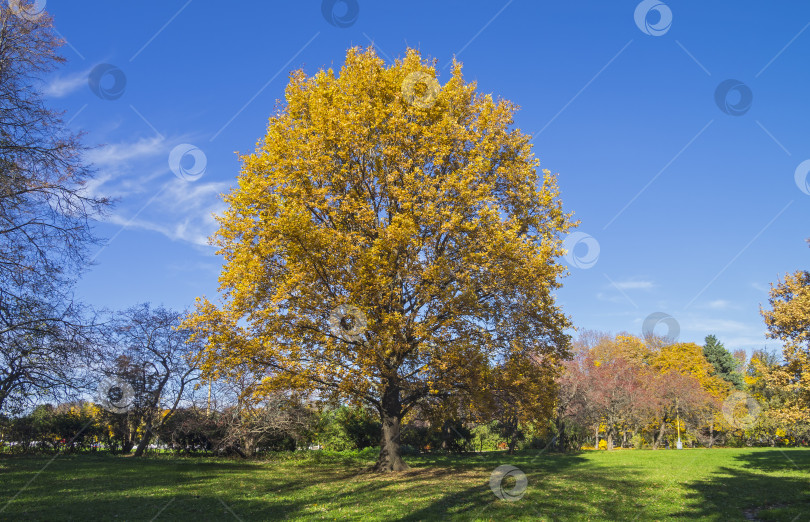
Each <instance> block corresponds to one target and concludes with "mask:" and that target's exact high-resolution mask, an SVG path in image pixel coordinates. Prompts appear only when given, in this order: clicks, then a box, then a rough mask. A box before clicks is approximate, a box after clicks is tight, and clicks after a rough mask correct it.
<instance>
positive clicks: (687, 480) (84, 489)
mask: <svg viewBox="0 0 810 522" xmlns="http://www.w3.org/2000/svg"><path fill="white" fill-rule="evenodd" d="M365 455H368V453H366V454H365ZM49 461H51V457H42V456H38V457H2V458H0V478H2V481H0V482H1V483H2V488H0V509H2V511H1V512H0V519H2V520H195V521H204V520H244V521H248V520H271V519H285V518H286V519H293V520H312V519H315V520H335V519H337V520H344V519H356V520H360V519H363V520H391V519H401V520H445V519H451V520H669V519H677V518H684V519H706V520H746V519H747V520H785V521H791V520H797V521H798V520H810V450H805V449H784V450H779V449H770V448H757V449H712V450H705V449H700V450H683V451H675V450H660V451H634V450H621V451H614V452H611V453H608V452H605V451H599V452H594V451H591V452H582V453H579V454H573V455H555V454H548V453H543V452H525V453H522V454H519V455H515V456H508V455H505V454H503V453H492V454H487V455H486V456H469V457H429V456H425V457H411V458H409V459H408V462H409V464H410V465H411V466H412V468H413V469H412V471H409V472H406V473H400V474H396V475H388V476H379V475H374V474H370V473H366V472H365V471H364V470H365V468H366V467H367V466H368V465H369V464H370V463H371V462H370V461H367V460H365V459H363V458H359V457H348V456H338V455H334V454H319V453H318V452H311V453H308V454H307V456H301V457H300V458H298V459H295V460H293V459H285V460H269V461H238V460H225V459H212V458H173V457H149V458H144V459H135V458H131V457H114V456H105V455H100V456H91V455H78V456H59V457H57V458H55V459H54V460H53V461H52V462H51V463H50V464H49V465H48V466H47V467H46V468H45V469H44V471H41V472H40V470H42V468H43V467H44V466H45V465H46V464H47V463H48V462H49ZM502 464H511V465H513V466H516V467H518V468H519V469H520V470H521V471H523V472H524V473H525V474H526V477H527V479H528V487H527V489H526V491H525V494H524V495H523V497H522V498H520V499H519V500H516V501H506V500H500V499H498V498H497V497H496V496H495V494H494V493H493V492H492V490H491V489H490V487H489V480H490V475H491V473H492V471H493V470H494V469H495V468H496V467H497V466H499V465H502ZM509 480H511V479H509ZM26 485H27V487H25V486H26ZM506 486H507V488H508V487H510V486H511V482H510V483H507V484H506ZM23 488H24V489H23ZM21 489H22V491H21V492H20V490H21ZM15 495H16V496H15Z"/></svg>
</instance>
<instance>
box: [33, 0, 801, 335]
mask: <svg viewBox="0 0 810 522" xmlns="http://www.w3.org/2000/svg"><path fill="white" fill-rule="evenodd" d="M39 3H40V4H42V3H43V2H42V0H39ZM351 3H354V2H351ZM356 5H357V8H358V10H359V11H358V13H357V16H356V19H355V20H353V21H352V20H347V19H346V18H347V17H351V15H352V9H348V10H347V5H346V3H345V2H336V5H335V6H334V9H333V10H332V11H331V12H332V13H333V14H334V17H333V18H332V19H331V21H332V22H334V23H330V20H327V18H326V17H325V16H324V15H323V9H322V2H320V1H317V0H310V1H303V2H276V1H267V2H264V1H252V2H242V3H239V4H236V5H233V6H230V5H229V4H227V3H224V2H214V1H206V0H163V1H160V2H158V1H149V2H135V3H133V2H107V1H101V0H85V1H82V2H78V3H77V2H66V1H58V0H50V1H48V2H47V4H46V7H47V9H48V11H49V12H51V13H52V14H53V15H54V17H55V25H56V28H57V30H58V31H59V33H60V34H61V35H62V36H63V37H64V38H65V39H66V41H67V42H68V44H66V45H65V47H64V48H63V54H64V56H65V57H66V58H67V59H68V63H67V64H66V65H65V66H64V67H62V68H61V69H60V70H58V71H56V72H55V73H54V74H52V75H51V76H50V77H49V78H47V81H46V83H45V85H44V86H43V89H44V90H45V92H46V93H47V94H48V97H49V103H50V104H51V105H52V106H54V107H56V108H59V109H63V110H64V111H65V120H66V121H69V124H70V127H71V128H73V129H74V130H77V131H78V130H84V131H86V132H87V135H86V139H85V141H86V143H87V144H88V145H92V146H95V145H101V144H104V145H105V146H104V147H101V148H97V149H95V150H94V151H93V152H92V153H91V154H90V156H89V159H90V160H91V161H93V162H94V164H95V165H96V168H97V169H98V176H97V180H96V182H95V184H94V186H93V187H92V189H93V190H95V191H97V192H99V193H103V194H107V195H111V196H115V197H117V198H119V202H118V204H117V205H116V207H115V208H114V209H113V210H112V212H111V213H110V215H109V216H108V217H107V218H106V219H105V221H104V222H103V223H100V224H99V225H98V226H97V233H98V234H99V235H101V236H102V237H105V238H107V239H108V244H107V245H106V246H105V247H104V248H103V249H100V250H99V251H98V252H97V253H95V252H94V253H95V262H96V265H95V266H93V267H92V269H91V270H90V271H88V272H87V273H86V274H85V276H84V277H83V279H82V280H81V282H80V283H79V285H78V289H77V292H78V294H79V296H80V297H81V298H82V299H84V300H86V301H87V302H88V303H90V304H92V305H94V306H98V307H110V308H121V307H126V306H130V305H132V304H135V303H137V302H141V301H152V302H154V303H163V304H165V305H168V306H172V307H176V308H180V309H182V308H186V307H190V306H191V305H192V304H193V301H194V298H195V297H196V296H199V295H208V296H211V297H213V296H214V295H215V294H216V288H217V283H216V278H217V275H218V273H219V267H220V260H219V258H218V257H217V256H215V255H214V250H213V248H211V247H209V246H207V245H206V238H207V237H208V236H209V235H210V234H211V233H212V232H213V231H214V230H215V227H216V224H215V222H214V220H213V219H212V217H211V214H212V212H219V211H221V210H222V209H223V208H224V207H223V204H222V202H221V199H220V197H219V195H220V194H221V193H223V192H226V191H227V190H228V188H229V187H231V186H233V185H234V183H235V179H236V176H237V174H238V171H239V162H238V159H237V156H236V154H235V152H249V151H251V150H252V149H253V148H254V146H255V143H256V142H257V140H258V139H260V138H261V137H262V136H263V135H264V133H265V130H266V123H267V118H268V117H269V116H270V115H271V113H272V112H273V111H274V107H275V106H276V100H278V99H280V98H282V97H283V89H284V86H285V84H286V79H287V74H288V72H289V71H290V70H292V69H296V68H303V69H304V70H305V71H306V72H307V73H310V74H311V73H314V72H316V71H317V70H318V69H320V68H322V67H334V68H338V67H339V66H340V64H341V63H342V61H343V58H344V55H345V51H346V49H347V48H348V47H350V46H353V45H361V46H366V45H369V44H370V43H371V41H373V42H374V44H375V46H376V47H377V49H378V51H379V54H380V55H381V56H382V57H384V58H386V60H387V61H390V60H391V59H392V58H395V57H399V56H402V55H403V54H404V51H405V49H406V48H407V47H408V46H410V47H416V48H419V49H420V50H421V51H422V53H423V54H425V55H430V56H431V57H434V58H436V59H438V62H439V68H440V71H441V74H440V76H439V78H438V79H439V82H440V83H442V82H443V81H445V80H446V79H447V77H448V72H447V69H446V68H444V67H445V65H446V64H447V63H448V62H449V60H451V59H452V57H453V56H457V57H458V58H459V59H460V60H461V61H462V62H463V63H464V72H465V77H466V78H467V79H468V80H475V81H477V82H478V86H479V89H480V90H481V91H483V92H491V93H494V94H496V95H498V96H502V97H504V98H507V99H509V100H511V101H513V102H515V103H517V104H518V105H519V106H520V107H521V108H522V110H521V111H520V112H519V113H518V115H517V120H516V123H517V126H518V127H520V128H521V129H522V130H523V131H524V132H526V133H531V134H532V135H533V136H534V145H535V154H536V155H537V156H538V158H539V159H540V161H541V163H542V167H543V168H548V169H550V170H552V171H554V172H557V173H559V175H560V184H561V189H562V198H563V201H564V204H565V206H566V208H567V209H568V210H572V211H574V212H575V214H576V217H577V218H578V219H580V220H581V221H582V224H581V226H580V228H579V231H580V232H582V233H583V234H587V236H582V238H584V240H582V241H579V242H576V241H572V244H574V245H575V246H574V248H573V249H572V252H573V254H571V256H570V259H569V260H568V262H569V264H570V266H571V267H570V276H569V277H567V278H566V279H565V281H564V287H563V289H562V290H561V291H560V292H559V300H560V302H561V303H562V305H563V307H564V310H565V311H566V312H567V313H568V314H570V315H571V316H572V318H573V320H574V323H575V324H576V325H577V326H578V327H581V328H591V329H599V330H605V331H611V332H614V333H615V332H618V331H623V330H624V331H629V332H631V333H635V334H641V333H642V329H643V325H644V321H645V318H647V317H648V316H649V315H650V314H653V313H656V312H660V313H662V314H667V315H669V316H671V317H672V318H673V319H674V321H673V320H667V321H662V322H661V323H660V324H659V325H658V327H657V328H656V329H655V331H656V333H660V334H665V333H667V327H668V325H675V324H677V327H678V328H679V330H680V340H682V341H695V342H699V343H702V340H703V338H704V337H705V336H706V335H707V334H710V333H714V334H715V335H717V336H718V337H719V338H720V339H721V340H722V341H724V342H725V344H726V346H727V347H729V348H732V349H736V348H745V349H747V350H748V351H750V350H751V349H754V348H761V347H763V346H769V347H771V348H777V347H778V344H776V343H774V342H773V341H766V339H765V337H764V332H765V329H764V326H763V323H762V320H761V317H760V316H759V305H760V304H761V303H763V304H764V303H766V302H767V289H768V284H769V283H770V282H773V281H775V280H776V279H777V278H778V277H779V276H780V275H783V274H784V273H785V272H790V271H794V270H797V269H800V268H808V266H810V262H809V261H810V249H808V248H807V244H806V243H805V242H804V239H805V238H807V237H810V227H808V222H809V221H810V220H808V218H809V217H810V195H809V194H808V192H810V188H808V185H807V181H806V177H805V175H804V174H805V173H804V170H803V169H800V170H799V173H798V174H797V168H798V167H799V166H800V165H801V164H802V162H804V161H805V160H807V159H810V132H808V126H807V122H808V121H810V120H809V118H808V117H810V103H808V90H807V86H808V85H809V84H810V81H809V80H810V68H808V67H807V63H808V58H810V30H808V26H810V4H808V3H807V2H804V1H801V0H796V1H785V2H779V3H778V4H776V3H766V2H754V1H714V2H697V1H692V2H683V1H670V2H666V3H663V2H659V1H657V0H648V1H646V2H644V3H642V4H641V5H640V4H639V2H637V1H635V0H631V1H624V0H612V1H610V2H605V1H581V2H576V3H569V2H550V1H542V2H540V1H532V0H512V1H503V2H501V1H486V2H484V1H481V2H474V1H469V0H465V1H443V2H429V1H411V2H375V1H372V0H360V1H359V2H357V3H356ZM637 11H638V14H637ZM341 25H346V26H347V27H340V26H341ZM103 64H109V66H106V65H103ZM727 80H737V82H731V83H730V84H729V83H728V82H727ZM724 82H726V83H724ZM721 85H726V86H727V87H725V90H723V87H720V86H721ZM729 85H730V86H729ZM718 88H719V89H720V92H719V93H718V92H717V91H718ZM94 91H95V92H94ZM718 100H719V102H718ZM172 151H175V154H174V156H176V157H173V158H174V159H173V168H172V166H170V155H171V153H172ZM188 151H191V154H185V156H183V153H184V152H188ZM194 154H196V161H195V157H194V156H193V155H194ZM177 158H181V159H180V160H178V159H177ZM797 178H798V179H797ZM588 236H589V237H588ZM578 237H579V236H576V237H573V238H572V240H576V239H577V238H578ZM597 248H598V251H597ZM670 333H671V332H670Z"/></svg>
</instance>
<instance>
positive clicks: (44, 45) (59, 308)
mask: <svg viewBox="0 0 810 522" xmlns="http://www.w3.org/2000/svg"><path fill="white" fill-rule="evenodd" d="M15 5H16V4H15ZM26 5H27V4H23V8H24V7H25V6H26ZM61 43H62V42H61V41H60V40H59V38H58V37H57V36H56V33H55V31H54V29H53V21H52V19H51V17H50V16H48V15H47V13H43V14H42V15H38V16H36V17H31V16H26V15H25V13H23V12H21V11H19V10H18V14H15V12H14V11H13V10H12V8H11V7H9V4H8V3H6V2H3V3H2V4H0V411H3V410H4V409H8V408H9V407H12V406H18V405H19V404H18V401H15V400H13V399H12V398H13V397H17V398H20V397H25V396H30V395H29V394H31V393H38V392H41V391H44V390H53V389H54V388H58V387H68V388H69V387H71V386H72V385H73V384H74V382H73V377H75V374H74V372H73V370H74V369H76V368H77V367H79V366H80V364H77V362H76V360H75V359H76V358H77V357H79V356H80V355H81V351H82V347H83V346H85V343H84V342H83V341H82V340H81V339H80V338H81V336H82V335H83V333H82V332H83V331H84V329H83V328H82V324H83V323H84V322H85V321H84V320H83V319H82V317H81V315H82V314H81V313H80V307H79V306H77V305H76V304H75V303H74V302H73V298H72V296H71V290H70V289H71V286H72V283H73V280H74V279H75V277H76V275H77V274H78V273H79V272H80V270H81V268H82V267H83V266H84V265H85V263H86V258H87V246H88V245H90V244H92V243H93V242H95V240H94V238H93V236H92V234H91V230H90V221H91V220H92V219H93V218H95V217H97V216H98V215H99V214H100V213H101V212H103V210H104V208H105V207H106V205H107V204H108V203H109V202H108V201H107V200H106V199H104V198H98V197H95V196H93V195H91V194H90V193H89V192H88V190H87V182H88V181H89V180H90V179H91V177H92V172H91V170H90V169H89V168H88V167H87V165H86V164H85V163H84V159H83V155H84V152H85V148H84V147H83V146H82V145H81V142H80V135H78V134H76V133H73V132H71V131H70V130H69V129H68V128H67V126H66V125H65V123H64V122H63V121H62V118H61V114H60V113H58V112H55V111H53V110H51V109H50V108H48V107H46V106H45V104H44V101H43V97H42V94H41V89H40V87H41V83H42V80H41V79H42V77H43V75H44V74H45V73H47V72H49V71H51V70H53V69H54V68H55V67H56V66H57V65H58V64H60V63H61V62H63V58H61V57H60V56H59V55H58V54H57V49H58V47H59V46H60V45H61ZM9 401H10V402H9Z"/></svg>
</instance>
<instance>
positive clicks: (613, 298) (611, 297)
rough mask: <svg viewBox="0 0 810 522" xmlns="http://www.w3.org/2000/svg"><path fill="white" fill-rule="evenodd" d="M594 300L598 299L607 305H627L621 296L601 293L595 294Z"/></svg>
mask: <svg viewBox="0 0 810 522" xmlns="http://www.w3.org/2000/svg"><path fill="white" fill-rule="evenodd" d="M596 298H597V299H599V300H600V301H607V302H609V303H622V304H626V303H627V299H626V298H625V297H623V296H621V295H608V294H605V293H603V292H598V293H597V294H596Z"/></svg>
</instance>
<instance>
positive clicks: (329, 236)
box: [187, 48, 573, 471]
mask: <svg viewBox="0 0 810 522" xmlns="http://www.w3.org/2000/svg"><path fill="white" fill-rule="evenodd" d="M451 70H452V72H451V75H450V77H449V78H448V79H447V81H446V82H445V83H444V85H440V84H439V82H438V79H437V77H436V76H437V71H436V68H435V64H433V63H429V62H427V61H425V60H423V59H422V57H421V56H420V54H419V52H418V51H416V50H413V49H411V50H408V51H407V54H406V55H405V57H404V58H403V59H401V60H397V61H396V62H395V63H394V64H392V65H390V66H387V67H386V65H385V64H384V62H383V60H382V59H380V58H379V57H378V56H377V55H376V54H375V52H374V50H373V49H367V50H365V51H363V50H360V49H357V48H353V49H350V50H349V51H348V53H347V55H346V62H345V64H344V65H343V67H342V68H341V70H340V72H339V74H336V73H335V72H334V71H332V70H331V69H329V70H321V71H319V72H317V73H316V74H315V75H313V76H307V75H306V74H305V73H304V72H303V71H296V72H294V73H292V74H291V76H290V81H289V84H288V86H287V89H286V95H285V102H286V104H285V105H283V106H281V107H280V108H279V109H278V111H277V113H276V114H275V115H274V116H273V117H271V118H270V122H269V125H268V130H267V135H266V136H265V138H264V139H263V140H261V141H260V142H259V143H258V145H257V149H256V151H255V152H254V153H252V154H247V155H245V156H243V157H242V161H243V165H242V170H241V174H240V175H239V178H238V186H237V187H236V188H234V189H233V190H232V191H231V192H230V193H229V194H227V195H226V196H225V201H226V203H227V204H228V206H229V208H228V209H227V211H226V212H225V214H224V215H223V216H222V217H221V218H219V224H220V228H219V231H218V232H217V233H216V235H215V236H214V237H213V243H214V244H215V245H216V246H218V247H219V253H220V254H221V255H223V256H224V258H225V265H224V267H223V270H222V273H221V275H220V290H221V291H222V293H223V300H222V304H221V305H215V304H213V303H212V302H210V301H209V300H207V299H202V300H199V301H198V306H197V311H196V314H194V315H193V316H192V317H191V318H190V319H189V320H188V322H187V325H188V326H191V327H193V328H194V329H195V330H196V332H197V336H198V337H199V338H200V339H203V340H204V341H205V342H206V348H205V350H204V352H203V354H202V359H203V369H204V370H206V371H207V372H209V373H211V374H214V375H227V374H229V373H234V372H237V373H238V372H242V371H245V370H244V369H245V368H247V369H248V370H247V371H252V372H256V373H257V374H259V375H261V376H262V377H263V381H262V386H261V387H262V389H263V390H264V391H269V390H278V389H295V390H306V391H309V392H317V393H318V397H320V398H324V399H325V398H334V399H349V400H353V401H365V402H366V403H368V404H370V405H371V406H373V407H374V408H375V409H376V410H377V411H378V412H379V413H380V415H381V419H382V424H383V427H382V431H383V436H382V440H381V451H380V458H379V461H378V463H377V468H378V469H380V470H386V471H390V470H399V469H404V468H405V467H406V465H405V464H404V462H403V461H402V459H401V458H400V456H399V429H400V428H399V425H400V420H401V419H402V416H403V415H404V414H405V413H407V412H408V411H409V410H410V409H411V408H413V407H414V406H415V405H417V404H419V403H422V402H424V401H426V400H429V399H434V400H435V399H436V398H449V397H451V396H454V397H455V398H457V399H458V398H463V399H464V400H461V401H460V402H461V404H462V405H463V403H464V402H466V403H467V404H466V406H467V407H472V405H473V403H476V402H477V401H476V399H475V395H476V393H480V390H485V389H494V388H496V387H498V386H497V385H498V383H494V382H487V381H488V380H492V379H493V378H494V377H493V376H494V374H495V372H492V371H490V370H491V369H492V368H493V367H495V366H497V365H499V364H504V363H506V362H510V363H509V364H510V366H509V367H510V368H514V369H520V370H521V371H534V372H538V373H542V372H544V371H547V370H546V368H553V367H554V366H555V364H557V362H558V361H559V360H560V359H562V358H564V357H566V356H567V347H568V344H569V337H568V335H567V334H566V333H565V330H566V328H568V327H569V326H570V324H571V323H570V321H569V319H568V318H567V317H566V316H565V315H564V314H563V312H562V311H561V309H560V307H559V306H558V305H557V304H556V302H555V296H554V290H555V289H557V288H559V287H560V284H561V283H560V277H561V276H562V275H563V273H564V271H565V269H564V267H562V266H561V265H560V264H559V263H558V258H559V257H560V256H561V255H562V254H563V250H562V237H561V236H562V235H563V234H564V233H565V232H566V231H568V230H569V229H570V228H571V227H572V226H573V223H572V221H571V216H570V214H568V213H566V212H564V211H563V209H562V202H561V200H560V198H559V192H558V187H557V181H556V177H555V176H554V175H552V174H551V173H550V172H549V171H547V170H545V171H542V172H540V171H539V170H538V166H539V162H538V160H537V159H536V158H535V157H534V156H533V154H532V152H531V144H530V141H529V137H528V136H527V135H525V134H523V133H522V132H520V130H518V129H514V128H512V125H513V114H514V112H515V111H516V109H517V108H516V106H515V105H513V104H512V103H510V102H508V101H506V100H502V99H495V98H494V97H493V96H492V95H489V94H481V93H479V92H477V90H476V85H475V83H466V82H465V81H464V79H463V77H462V73H461V65H460V64H459V63H454V65H453V67H452V69H451ZM524 368H525V370H523V369H524ZM519 373H520V372H519ZM500 384H501V385H502V384H503V383H500ZM500 387H501V388H502V386H500ZM493 402H497V401H493Z"/></svg>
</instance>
